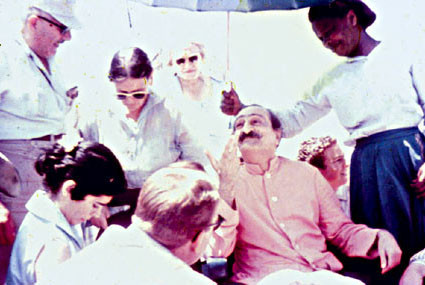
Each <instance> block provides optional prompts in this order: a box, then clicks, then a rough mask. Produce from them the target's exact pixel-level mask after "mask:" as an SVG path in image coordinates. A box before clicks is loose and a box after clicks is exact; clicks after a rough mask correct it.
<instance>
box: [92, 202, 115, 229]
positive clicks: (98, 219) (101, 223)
mask: <svg viewBox="0 0 425 285" xmlns="http://www.w3.org/2000/svg"><path fill="white" fill-rule="evenodd" d="M110 216H111V214H110V213H109V208H108V207H107V206H102V210H100V214H99V215H98V216H95V217H92V218H91V219H90V222H91V223H92V224H93V225H94V226H96V227H98V228H101V229H106V228H107V227H108V218H109V217H110Z"/></svg>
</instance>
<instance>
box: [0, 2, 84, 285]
mask: <svg viewBox="0 0 425 285" xmlns="http://www.w3.org/2000/svg"><path fill="white" fill-rule="evenodd" d="M19 2H21V1H19ZM28 2H30V3H29V6H28V7H27V11H26V13H27V14H26V17H25V20H24V23H23V28H22V31H21V35H19V36H16V38H15V39H14V40H9V41H7V40H5V41H2V43H1V49H0V125H1V126H2V127H1V128H0V152H2V153H3V154H4V155H6V156H7V157H8V158H9V160H10V161H11V162H12V163H13V164H14V165H15V167H16V168H17V170H18V172H19V175H20V177H21V179H22V191H21V192H20V193H19V195H18V196H17V197H9V196H7V195H3V194H2V193H0V200H1V201H2V203H3V204H4V205H5V206H6V207H7V208H8V209H9V211H10V213H11V217H12V219H13V222H14V223H15V225H16V226H17V227H19V225H20V224H21V222H22V219H23V217H24V216H25V214H26V212H27V210H26V209H25V203H26V202H27V200H28V199H29V197H31V195H32V194H33V192H34V191H35V190H36V189H39V188H41V186H42V181H41V177H40V176H39V175H38V174H37V173H36V172H35V170H34V161H35V159H36V158H37V157H38V155H39V154H40V153H41V149H42V148H44V147H49V146H50V145H52V144H53V143H54V142H55V141H56V140H58V139H59V138H60V136H61V135H62V134H63V133H64V132H65V117H66V115H67V113H69V111H70V109H71V106H72V101H73V98H74V97H75V96H76V90H75V89H73V90H71V91H69V92H68V91H66V89H65V87H64V85H63V82H62V78H61V75H60V74H59V72H58V67H57V66H56V65H55V63H54V61H53V58H54V56H55V54H56V51H57V49H58V47H59V46H60V45H61V44H62V43H64V42H65V41H69V40H70V39H71V32H70V29H72V28H77V27H79V25H80V24H79V22H78V20H77V19H76V17H75V16H74V13H73V7H74V1H73V0H33V1H28ZM5 33H6V31H5ZM0 255H4V256H8V253H6V252H4V251H3V250H1V252H0ZM0 267H2V268H7V264H0ZM2 277H3V276H0V283H2V282H1V281H2V279H3V278H2Z"/></svg>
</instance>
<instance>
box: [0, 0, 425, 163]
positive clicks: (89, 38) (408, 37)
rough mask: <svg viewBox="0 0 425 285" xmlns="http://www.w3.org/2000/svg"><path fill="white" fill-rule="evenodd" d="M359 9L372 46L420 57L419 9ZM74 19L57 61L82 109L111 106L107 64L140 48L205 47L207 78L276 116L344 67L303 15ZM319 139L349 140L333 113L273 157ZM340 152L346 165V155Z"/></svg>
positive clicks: (85, 8) (121, 12)
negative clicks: (367, 20) (365, 12)
mask: <svg viewBox="0 0 425 285" xmlns="http://www.w3.org/2000/svg"><path fill="white" fill-rule="evenodd" d="M365 2H366V3H367V4H368V5H369V6H370V7H371V8H372V10H374V11H375V12H376V14H377V20H376V22H375V23H374V24H373V25H372V26H371V27H370V28H369V29H368V32H369V33H370V34H371V35H372V36H373V37H374V38H376V39H377V40H382V41H393V42H394V44H397V45H402V46H403V47H404V48H405V49H406V52H415V53H423V51H425V25H424V21H425V20H423V19H421V18H424V17H423V15H421V12H422V13H423V12H424V11H425V4H424V2H425V1H423V0H404V1H396V0H370V1H365ZM23 3H24V1H12V0H0V11H1V12H0V24H1V27H2V28H1V37H2V38H3V40H6V39H13V38H14V37H15V36H16V34H18V33H19V29H20V27H21V25H22V16H21V15H22V14H24V13H23V12H24V11H25V9H24V8H23V6H24V4H23ZM400 3H402V4H400ZM76 12H77V16H78V18H79V19H80V22H81V23H82V25H83V27H82V29H80V30H77V31H73V32H72V36H73V39H72V40H71V41H70V42H67V43H64V44H63V45H62V46H61V47H60V48H59V50H58V53H57V56H56V60H57V62H58V64H59V65H60V66H61V68H62V73H63V75H64V79H65V82H66V85H67V86H68V87H69V88H70V87H73V86H79V90H80V98H81V99H82V102H83V103H84V104H86V105H89V106H90V107H92V108H104V107H105V105H108V104H110V102H111V101H109V100H110V99H111V98H113V94H114V91H113V86H112V84H111V83H110V82H109V81H108V80H107V72H108V67H109V63H110V60H111V58H112V56H113V54H114V53H115V52H116V51H117V50H119V49H121V48H125V47H130V46H138V47H140V48H142V49H143V50H145V51H146V52H147V53H148V55H149V56H150V57H151V58H152V57H153V56H155V55H156V54H157V53H160V54H163V55H166V54H167V52H168V50H169V49H170V48H172V47H173V46H175V45H178V44H181V43H183V42H187V41H197V42H201V43H203V44H204V45H205V47H206V60H207V65H208V71H207V72H210V73H211V74H213V75H214V76H215V77H216V78H219V79H223V80H232V81H233V82H234V83H235V85H236V90H237V92H238V93H239V95H240V97H241V99H242V100H243V102H245V103H259V104H262V105H264V106H266V107H272V108H273V109H277V110H279V109H284V108H290V107H291V106H292V105H293V104H294V103H295V102H296V101H297V100H300V99H301V98H302V97H303V96H304V95H305V94H306V93H308V92H309V91H310V90H311V87H312V85H313V84H314V82H315V81H316V80H317V79H318V78H319V76H320V75H322V74H323V73H324V72H326V71H327V70H329V69H331V68H332V67H333V66H334V65H335V64H337V63H338V62H341V61H342V60H344V59H343V58H339V57H337V56H336V55H334V54H332V52H330V51H329V50H327V49H325V48H324V47H323V46H322V44H321V43H320V42H319V40H318V39H317V38H316V37H315V35H314V33H313V31H312V29H311V25H310V23H309V22H308V19H307V12H308V9H301V10H293V11H266V12H255V13H230V16H229V17H228V15H227V13H226V12H192V11H186V10H181V9H171V8H153V7H147V6H145V5H143V4H141V3H139V2H136V1H127V0H84V1H82V0H79V1H77V9H76ZM130 20H131V27H130V25H129V23H130ZM228 21H229V22H228ZM228 24H229V26H228ZM228 27H229V28H228ZM227 60H228V61H229V66H230V68H229V70H228V71H227V72H226V66H227ZM0 64H1V63H0ZM388 68H391V66H389V67H388ZM154 84H155V75H154ZM323 135H331V136H334V137H336V138H337V139H338V141H339V142H340V145H343V141H344V140H345V138H346V137H347V133H346V131H345V130H344V129H343V128H342V127H341V126H340V125H339V122H338V119H337V118H336V116H335V114H334V113H331V114H330V115H328V116H326V117H324V118H323V119H321V120H319V121H318V122H317V123H315V124H313V125H312V126H311V127H309V128H308V129H306V130H305V131H304V132H303V133H301V134H300V135H297V136H296V137H294V138H291V139H284V140H283V141H282V144H281V146H280V149H279V153H280V154H282V155H284V156H287V157H289V158H292V159H295V158H296V155H297V152H298V148H299V145H300V142H301V141H303V140H305V139H307V138H309V137H311V136H323ZM343 150H344V152H345V153H346V156H347V159H348V158H349V156H350V155H351V151H352V149H351V148H348V147H343Z"/></svg>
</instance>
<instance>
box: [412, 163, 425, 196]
mask: <svg viewBox="0 0 425 285" xmlns="http://www.w3.org/2000/svg"><path fill="white" fill-rule="evenodd" d="M410 186H412V187H413V189H415V192H416V197H417V198H424V197H425V163H424V164H422V166H421V167H420V168H419V170H418V176H417V178H416V179H413V181H412V183H411V184H410Z"/></svg>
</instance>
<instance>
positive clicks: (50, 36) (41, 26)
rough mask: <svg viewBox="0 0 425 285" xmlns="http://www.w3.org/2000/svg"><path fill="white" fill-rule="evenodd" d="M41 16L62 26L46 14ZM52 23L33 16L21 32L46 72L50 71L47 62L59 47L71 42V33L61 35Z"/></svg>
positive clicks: (28, 19)
mask: <svg viewBox="0 0 425 285" xmlns="http://www.w3.org/2000/svg"><path fill="white" fill-rule="evenodd" d="M42 16H43V17H45V18H47V19H49V20H50V21H52V22H53V23H57V24H58V25H62V23H60V22H59V21H57V20H56V19H55V18H53V17H52V16H50V15H49V14H47V13H43V14H42ZM53 23H49V22H48V21H46V20H44V19H42V18H40V17H38V16H37V15H35V14H34V15H31V16H29V17H28V18H27V21H26V23H25V27H24V29H23V31H22V33H23V37H24V39H25V41H26V42H27V44H28V46H29V48H30V49H31V50H32V51H33V52H34V53H35V54H36V55H37V56H38V57H39V58H40V60H41V62H42V63H43V64H44V66H45V67H46V68H47V70H48V71H50V67H49V66H48V60H49V59H50V58H52V57H53V56H54V55H55V54H56V52H57V48H58V47H59V45H61V44H62V43H63V42H65V41H69V40H71V32H70V31H69V30H68V31H66V32H65V33H63V34H62V33H61V30H60V28H59V27H58V26H56V25H54V24H53Z"/></svg>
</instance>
